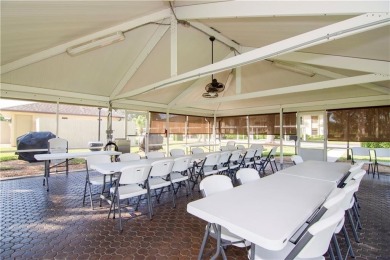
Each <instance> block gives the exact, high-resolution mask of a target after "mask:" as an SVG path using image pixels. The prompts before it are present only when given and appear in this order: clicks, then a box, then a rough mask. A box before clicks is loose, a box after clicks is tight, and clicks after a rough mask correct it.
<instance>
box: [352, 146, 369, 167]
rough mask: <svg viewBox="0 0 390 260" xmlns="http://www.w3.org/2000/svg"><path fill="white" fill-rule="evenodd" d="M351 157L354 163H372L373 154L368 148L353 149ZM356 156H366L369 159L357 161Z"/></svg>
mask: <svg viewBox="0 0 390 260" xmlns="http://www.w3.org/2000/svg"><path fill="white" fill-rule="evenodd" d="M351 155H352V163H354V162H356V161H357V160H359V161H362V160H363V161H371V153H370V149H369V148H366V147H352V148H351ZM356 156H365V157H368V159H365V158H364V159H357V158H356Z"/></svg>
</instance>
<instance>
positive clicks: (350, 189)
mask: <svg viewBox="0 0 390 260" xmlns="http://www.w3.org/2000/svg"><path fill="white" fill-rule="evenodd" d="M343 189H344V191H345V198H344V200H343V203H342V204H341V208H342V209H344V210H347V209H349V208H350V207H351V200H352V199H353V194H354V193H355V192H356V191H357V190H358V189H359V182H358V181H356V180H351V181H349V182H348V183H347V184H346V185H345V186H344V188H343Z"/></svg>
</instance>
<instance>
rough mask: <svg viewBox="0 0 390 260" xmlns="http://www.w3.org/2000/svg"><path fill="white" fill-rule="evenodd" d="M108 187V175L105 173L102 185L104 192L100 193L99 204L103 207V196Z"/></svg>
mask: <svg viewBox="0 0 390 260" xmlns="http://www.w3.org/2000/svg"><path fill="white" fill-rule="evenodd" d="M105 188H106V175H105V174H103V187H102V192H101V194H100V198H99V206H100V207H101V206H102V198H104V190H105Z"/></svg>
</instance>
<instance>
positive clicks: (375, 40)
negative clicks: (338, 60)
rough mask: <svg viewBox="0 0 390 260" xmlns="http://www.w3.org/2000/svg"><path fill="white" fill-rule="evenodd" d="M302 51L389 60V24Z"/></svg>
mask: <svg viewBox="0 0 390 260" xmlns="http://www.w3.org/2000/svg"><path fill="white" fill-rule="evenodd" d="M386 50H387V51H386ZM302 52H311V53H319V54H329V55H335V56H344V57H357V58H363V59H373V60H383V61H390V26H385V27H382V28H378V29H374V30H371V31H368V32H364V33H359V34H356V35H352V36H350V37H347V38H342V39H337V40H335V41H330V42H328V43H324V44H320V45H316V46H313V47H309V48H306V49H303V50H302Z"/></svg>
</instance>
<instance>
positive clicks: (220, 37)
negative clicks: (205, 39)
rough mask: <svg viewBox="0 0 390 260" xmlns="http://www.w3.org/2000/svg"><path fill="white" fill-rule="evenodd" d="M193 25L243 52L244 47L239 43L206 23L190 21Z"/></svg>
mask: <svg viewBox="0 0 390 260" xmlns="http://www.w3.org/2000/svg"><path fill="white" fill-rule="evenodd" d="M190 24H191V26H192V27H194V28H196V29H198V30H200V31H202V32H204V33H206V34H208V35H209V36H214V37H215V39H216V40H218V41H220V42H222V43H223V44H226V45H227V46H229V47H231V48H233V49H235V50H237V51H238V52H240V53H241V52H242V48H241V46H240V45H239V44H237V43H236V42H234V41H232V40H230V39H229V38H227V37H225V36H223V35H222V34H220V33H218V32H217V31H215V30H213V29H211V28H210V27H208V26H206V25H204V24H203V23H200V22H194V21H193V22H190Z"/></svg>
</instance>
